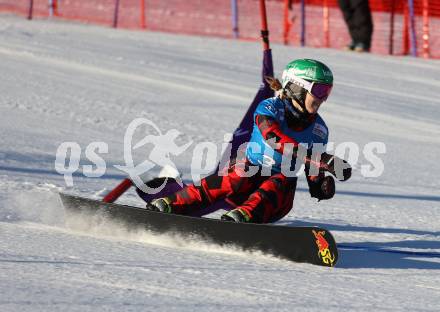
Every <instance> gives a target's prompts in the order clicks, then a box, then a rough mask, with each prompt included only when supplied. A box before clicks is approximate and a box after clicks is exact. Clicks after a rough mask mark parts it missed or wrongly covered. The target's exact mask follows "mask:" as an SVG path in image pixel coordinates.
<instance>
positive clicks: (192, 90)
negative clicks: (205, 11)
mask: <svg viewBox="0 0 440 312" xmlns="http://www.w3.org/2000/svg"><path fill="white" fill-rule="evenodd" d="M273 56H274V66H275V72H276V75H277V76H280V74H281V70H282V68H283V66H284V65H285V64H286V63H287V62H289V61H290V60H292V59H295V58H302V57H308V58H316V59H320V60H322V61H323V62H325V63H327V64H328V65H329V66H330V67H331V68H332V69H333V72H334V75H335V86H334V91H333V93H332V95H331V97H330V99H329V100H328V102H327V103H325V104H324V105H323V106H322V108H321V111H320V113H321V115H322V117H323V118H324V119H325V120H326V122H327V125H328V126H329V128H330V140H331V141H332V142H334V146H339V145H340V144H341V143H343V142H354V143H355V144H356V145H357V146H358V147H359V152H360V153H359V154H360V156H359V159H357V160H356V159H355V160H354V163H353V165H354V167H355V171H354V175H353V177H352V179H351V180H349V181H348V182H346V183H337V192H338V193H337V195H336V196H335V197H334V198H333V199H332V200H330V201H322V202H319V203H317V202H316V201H315V200H313V199H311V198H310V196H309V194H308V191H307V189H306V184H305V183H304V178H303V177H302V178H301V179H300V181H301V182H300V184H299V188H298V191H297V194H296V198H295V203H294V208H293V210H292V211H291V213H290V214H289V215H288V217H286V218H285V219H284V220H283V221H282V222H281V223H282V224H286V225H320V226H323V227H326V228H328V229H329V230H331V231H332V233H333V234H334V236H335V238H336V240H337V241H338V242H339V243H340V244H343V245H342V247H341V250H340V262H339V264H338V266H337V267H336V268H332V269H331V268H322V267H317V266H312V265H308V264H298V263H292V262H288V261H285V260H281V259H277V258H273V257H270V256H267V255H261V254H258V253H246V252H241V251H238V250H234V249H233V248H231V249H229V248H219V247H216V246H211V245H206V244H203V243H200V242H197V241H191V242H187V241H185V240H184V239H181V238H179V237H167V236H161V237H158V236H153V235H151V234H149V233H147V232H146V231H144V230H141V229H126V228H123V227H121V226H118V225H117V224H108V223H103V222H94V221H93V220H85V219H77V220H65V218H64V210H63V207H62V205H61V204H60V202H59V199H58V196H57V193H58V192H59V191H65V192H70V193H74V194H78V195H82V196H86V197H91V198H98V197H100V196H102V194H104V193H105V192H106V191H108V190H109V189H111V188H112V187H114V186H115V185H116V184H117V183H118V182H119V181H120V179H122V178H123V177H124V176H125V175H124V173H123V172H121V171H119V170H117V169H115V168H114V165H124V153H123V142H124V133H125V130H126V129H127V126H128V125H129V124H130V122H131V121H132V120H134V119H135V118H137V117H141V116H142V117H145V118H147V119H148V120H151V121H152V122H154V123H155V124H156V125H157V126H158V127H159V128H160V130H161V131H162V132H163V133H165V132H167V131H169V130H171V129H177V130H179V131H180V132H181V135H180V136H179V138H178V140H177V141H176V142H177V143H178V144H179V145H182V144H185V143H187V142H190V141H192V142H194V143H193V144H196V143H199V142H205V141H208V142H213V143H216V144H220V143H221V142H222V141H223V136H224V134H225V133H227V132H231V131H233V130H234V128H235V127H236V125H237V124H238V122H239V121H240V120H241V118H242V116H243V114H244V112H245V110H246V109H247V107H248V105H249V104H250V102H251V100H252V99H253V97H254V95H255V93H256V90H257V88H258V86H259V83H260V72H261V59H262V53H261V46H260V43H258V42H242V41H233V40H223V39H215V38H206V37H191V36H175V35H171V34H164V33H149V32H132V31H124V30H114V29H110V28H102V27H96V26H90V25H80V24H70V23H62V22H55V21H32V22H29V21H27V20H24V19H21V18H16V17H11V16H6V15H1V16H0V73H1V75H0V136H1V139H0V142H1V143H0V311H3V312H6V311H149V310H151V311H153V310H154V311H173V310H178V311H250V310H273V311H439V310H440V286H439V283H438V281H439V276H440V274H439V273H440V258H439V256H438V253H440V241H439V238H440V222H439V219H440V218H439V217H440V194H439V189H440V179H439V178H438V177H439V176H440V167H439V160H438V159H439V156H440V125H439V122H438V121H439V119H440V98H439V96H438V95H439V93H440V78H439V77H440V63H439V62H438V61H435V60H423V59H415V58H411V57H386V56H377V55H369V54H352V53H346V52H342V51H336V50H328V49H310V48H293V47H284V46H279V45H274V46H273ZM63 142H76V143H78V145H79V146H80V148H81V150H82V153H81V159H80V165H81V168H82V166H83V165H91V164H92V163H91V162H90V161H89V160H88V159H87V158H86V156H85V150H86V148H87V146H88V145H89V144H90V143H91V142H105V143H106V144H108V153H106V154H101V156H102V158H103V159H104V160H105V162H106V164H107V170H106V173H105V175H104V176H102V177H99V178H87V177H85V176H84V175H83V173H82V169H80V170H79V171H77V172H76V173H75V174H74V175H73V184H74V185H73V187H67V186H66V183H65V180H64V178H63V176H62V175H60V174H58V173H57V172H56V170H55V156H56V151H57V149H58V147H59V146H60V144H61V143H63ZM370 142H383V143H384V145H385V147H386V153H384V154H380V153H377V152H376V153H375V154H376V156H378V157H379V158H380V159H381V160H382V162H383V165H384V171H383V173H382V174H381V175H380V176H378V177H365V176H363V175H362V174H361V168H362V166H368V165H371V162H369V161H368V159H366V157H364V155H363V149H364V147H365V146H366V144H368V143H370ZM193 146H194V145H193ZM145 148H146V149H145V150H144V153H145V154H143V155H142V154H136V155H135V156H136V157H135V158H136V159H135V160H136V161H139V160H142V159H143V158H142V156H143V157H144V158H145V155H147V154H148V147H147V146H146V147H145ZM191 157H192V148H190V149H188V151H187V152H185V153H184V154H182V155H180V156H179V157H175V158H173V160H174V161H175V163H176V164H177V166H178V167H179V169H180V170H181V172H182V173H183V177H184V179H185V180H189V179H190V178H191V175H190V163H191ZM158 170H159V168H153V169H152V170H151V172H150V174H151V176H154V175H155V174H157V173H158ZM118 202H120V203H128V204H133V205H137V206H141V205H142V202H141V201H140V200H139V199H137V198H136V196H135V193H134V192H132V191H131V192H129V193H127V194H125V195H124V196H123V197H121V198H120V199H119V200H118ZM393 251H394V252H393ZM395 251H402V252H403V253H396V252H395Z"/></svg>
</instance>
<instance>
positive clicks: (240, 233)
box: [60, 193, 338, 267]
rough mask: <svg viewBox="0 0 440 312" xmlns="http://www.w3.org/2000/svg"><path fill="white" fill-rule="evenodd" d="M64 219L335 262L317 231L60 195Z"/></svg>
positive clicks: (332, 249)
mask: <svg viewBox="0 0 440 312" xmlns="http://www.w3.org/2000/svg"><path fill="white" fill-rule="evenodd" d="M60 197H61V200H62V202H63V205H64V207H65V209H66V217H67V218H69V216H71V215H76V214H78V213H79V214H81V215H85V216H93V215H97V214H99V215H100V216H102V217H103V218H108V219H115V220H116V221H118V222H122V223H124V224H125V225H126V226H131V227H133V226H142V227H144V228H145V229H147V230H149V231H152V232H153V233H158V234H163V233H167V234H174V235H179V236H182V237H185V238H187V239H188V240H192V239H194V237H196V238H197V239H199V240H202V241H204V242H207V243H213V244H217V245H221V246H229V245H232V246H235V247H238V248H241V249H243V250H246V251H254V250H255V251H261V252H263V253H267V254H271V255H274V256H277V257H279V258H283V259H288V260H291V261H295V262H306V263H311V264H316V265H320V266H328V267H333V266H335V265H336V263H337V261H338V250H337V246H336V242H335V240H334V238H333V236H332V235H331V233H330V232H329V231H328V230H326V229H323V228H319V227H291V226H281V225H272V224H249V223H235V222H228V221H222V220H217V219H211V218H200V217H191V216H183V215H176V214H168V213H162V212H156V211H150V210H147V209H144V208H139V207H133V206H127V205H120V204H114V203H112V204H110V203H105V202H103V201H99V200H94V199H88V198H83V197H78V196H73V195H68V194H63V193H61V194H60Z"/></svg>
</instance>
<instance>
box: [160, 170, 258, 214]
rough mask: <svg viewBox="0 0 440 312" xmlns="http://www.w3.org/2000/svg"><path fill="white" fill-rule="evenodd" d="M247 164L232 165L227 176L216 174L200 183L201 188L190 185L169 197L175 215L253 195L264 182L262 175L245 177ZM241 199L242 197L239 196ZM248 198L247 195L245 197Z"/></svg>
mask: <svg viewBox="0 0 440 312" xmlns="http://www.w3.org/2000/svg"><path fill="white" fill-rule="evenodd" d="M245 170H247V168H246V164H245V163H240V165H239V166H237V165H235V164H234V165H232V166H231V167H230V168H229V170H228V172H227V175H225V176H219V175H218V174H217V173H214V174H212V175H210V176H208V177H206V178H203V179H202V180H201V181H200V186H195V185H189V186H187V187H185V188H183V189H182V190H180V191H178V192H177V193H175V194H173V195H171V196H169V198H170V200H171V205H172V207H173V211H174V212H175V213H181V214H187V213H190V212H192V211H196V210H199V209H203V208H205V207H207V206H209V205H211V204H212V203H214V202H216V201H217V200H220V199H223V198H226V197H230V196H233V197H237V195H241V194H243V195H246V194H250V193H252V192H253V191H254V190H255V189H256V188H257V187H258V186H259V185H260V184H261V181H262V178H261V176H260V175H258V174H256V175H254V176H252V177H244V172H245ZM239 197H240V196H239ZM245 197H246V198H247V195H246V196H245Z"/></svg>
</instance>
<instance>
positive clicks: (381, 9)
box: [0, 0, 440, 58]
mask: <svg viewBox="0 0 440 312" xmlns="http://www.w3.org/2000/svg"><path fill="white" fill-rule="evenodd" d="M258 2H259V1H258V0H237V9H238V14H237V21H238V24H237V25H238V36H239V38H241V39H251V40H255V39H258V38H259V37H260V13H259V4H258ZM291 2H292V3H291V5H290V7H289V5H288V0H266V6H267V14H268V20H269V31H270V40H271V41H272V42H277V43H286V44H290V45H300V44H301V34H302V17H303V15H302V14H301V1H300V0H292V1H291ZM30 3H33V10H32V16H33V17H40V18H41V17H48V16H55V17H57V18H64V19H70V20H79V21H84V22H90V23H98V24H103V25H109V26H117V27H123V28H132V29H136V28H138V29H148V30H153V31H167V32H174V33H186V34H197V35H210V36H221V37H230V38H232V37H234V31H233V13H232V6H231V0H210V1H206V0H205V1H203V0H167V1H163V0H33V1H31V0H0V12H13V13H18V14H22V15H25V16H29V14H30V10H29V9H30ZM50 4H52V5H50ZM117 4H119V10H118V11H117V12H118V15H117V18H116V17H115V11H116V10H115V9H116V6H117ZM370 7H371V10H372V13H373V14H372V15H373V23H374V32H373V40H372V48H371V51H372V52H373V53H381V54H394V55H405V54H409V53H410V52H411V51H412V49H411V47H413V46H414V43H412V40H411V29H412V28H411V26H412V23H411V22H412V20H411V18H410V14H409V12H410V10H409V8H408V1H407V0H370ZM414 13H415V18H414V20H413V21H414V29H415V38H416V42H415V44H416V51H417V54H418V55H419V56H425V57H435V58H440V0H414ZM304 17H305V20H304V22H305V23H304V25H305V28H304V37H303V38H304V44H305V45H306V46H312V47H330V48H337V49H340V48H342V47H344V46H345V45H346V44H347V43H348V42H349V41H350V38H349V35H348V31H347V27H346V25H345V22H344V20H343V17H342V13H341V11H340V9H339V7H338V4H337V0H305V15H304Z"/></svg>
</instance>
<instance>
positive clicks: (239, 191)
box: [169, 97, 328, 223]
mask: <svg viewBox="0 0 440 312" xmlns="http://www.w3.org/2000/svg"><path fill="white" fill-rule="evenodd" d="M285 110H286V108H285V103H284V102H283V100H281V99H280V98H279V97H273V98H269V99H266V100H264V101H262V102H261V103H260V104H259V105H258V107H257V109H256V110H255V113H254V126H253V132H252V135H251V139H250V141H249V143H248V147H247V149H246V153H245V157H244V159H234V160H232V161H231V165H230V166H229V168H228V171H227V174H226V175H219V174H218V173H214V174H212V175H210V176H207V177H206V178H203V179H202V180H201V183H200V186H195V185H189V186H187V187H185V188H184V189H182V190H181V191H178V192H177V193H175V194H173V195H171V196H169V199H170V202H171V206H172V207H173V212H175V213H181V214H188V213H190V212H193V211H194V210H199V209H203V208H204V207H208V206H210V205H212V204H213V203H214V202H216V201H218V200H220V199H227V200H228V202H229V203H233V204H234V205H235V206H236V207H238V208H240V209H241V210H242V211H244V212H245V213H247V214H248V215H249V217H250V220H251V221H252V222H255V223H268V222H275V221H277V220H279V219H281V218H282V217H284V216H285V215H286V214H287V213H288V212H289V211H290V210H291V209H292V206H293V199H294V196H295V189H296V183H297V177H296V176H294V177H287V176H286V175H284V174H283V173H282V170H281V163H282V155H283V152H284V149H285V147H286V146H287V145H286V144H292V145H293V146H294V147H296V146H298V145H299V144H303V145H306V146H307V148H309V149H310V148H312V147H313V144H317V143H319V144H324V145H325V144H327V141H328V128H327V126H326V125H325V123H324V121H323V120H322V118H321V117H320V116H319V115H317V114H316V115H313V116H310V120H308V122H307V126H306V127H304V126H301V125H299V123H295V121H293V122H292V120H290V121H289V119H288V118H287V114H286V111H285ZM268 155H269V156H268ZM268 165H270V166H271V170H270V174H269V175H266V174H262V172H263V168H264V167H265V166H268ZM250 166H254V167H255V166H256V167H257V169H258V170H257V172H256V173H255V174H254V175H252V176H249V177H248V176H247V174H246V173H247V172H249V168H250ZM315 178H318V176H317V177H315ZM307 179H308V182H309V186H310V181H311V178H310V177H307Z"/></svg>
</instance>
